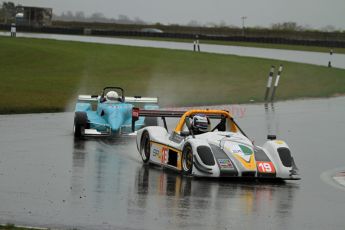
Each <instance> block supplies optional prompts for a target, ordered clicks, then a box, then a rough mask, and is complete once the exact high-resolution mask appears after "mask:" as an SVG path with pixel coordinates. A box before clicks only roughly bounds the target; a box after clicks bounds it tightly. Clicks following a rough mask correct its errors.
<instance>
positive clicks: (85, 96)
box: [78, 95, 100, 101]
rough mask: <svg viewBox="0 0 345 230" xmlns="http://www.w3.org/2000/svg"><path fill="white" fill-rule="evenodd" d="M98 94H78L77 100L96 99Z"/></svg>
mask: <svg viewBox="0 0 345 230" xmlns="http://www.w3.org/2000/svg"><path fill="white" fill-rule="evenodd" d="M99 97H100V96H98V95H79V96H78V100H79V101H97V100H98V98H99Z"/></svg>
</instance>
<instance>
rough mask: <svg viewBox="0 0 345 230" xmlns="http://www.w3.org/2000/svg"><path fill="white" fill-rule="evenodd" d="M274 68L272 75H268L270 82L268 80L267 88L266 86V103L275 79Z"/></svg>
mask: <svg viewBox="0 0 345 230" xmlns="http://www.w3.org/2000/svg"><path fill="white" fill-rule="evenodd" d="M274 68H275V67H274V66H273V65H272V66H271V70H270V74H269V75H268V80H267V86H266V93H265V101H267V100H268V95H269V92H270V89H271V85H272V78H273V72H274Z"/></svg>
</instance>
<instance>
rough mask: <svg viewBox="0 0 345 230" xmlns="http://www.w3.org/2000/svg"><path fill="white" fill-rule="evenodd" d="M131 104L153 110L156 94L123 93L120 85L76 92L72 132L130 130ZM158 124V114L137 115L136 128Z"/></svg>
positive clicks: (83, 134) (100, 133) (78, 134)
mask: <svg viewBox="0 0 345 230" xmlns="http://www.w3.org/2000/svg"><path fill="white" fill-rule="evenodd" d="M133 107H137V108H142V109H147V110H156V109H158V108H159V106H158V98H151V97H141V96H134V97H125V96H124V90H123V89H122V88H120V87H105V88H104V89H103V92H102V95H100V96H99V95H79V96H78V101H77V103H76V106H75V116H74V126H73V130H74V136H75V137H76V138H83V137H87V136H111V135H114V134H122V133H130V132H131V131H132V109H133ZM151 125H157V118H154V119H152V118H149V119H148V118H145V117H139V118H138V121H136V122H135V127H134V128H135V130H137V129H140V128H142V127H144V126H151Z"/></svg>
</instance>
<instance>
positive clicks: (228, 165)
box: [218, 159, 234, 169]
mask: <svg viewBox="0 0 345 230" xmlns="http://www.w3.org/2000/svg"><path fill="white" fill-rule="evenodd" d="M218 163H219V166H220V168H222V169H233V168H234V166H233V165H232V162H231V160H230V159H218Z"/></svg>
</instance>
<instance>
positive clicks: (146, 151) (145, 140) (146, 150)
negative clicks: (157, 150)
mask: <svg viewBox="0 0 345 230" xmlns="http://www.w3.org/2000/svg"><path fill="white" fill-rule="evenodd" d="M150 151H151V143H150V135H149V133H148V132H147V131H144V133H143V135H142V136H141V141H140V155H141V158H142V159H143V162H144V163H147V162H148V161H149V160H150Z"/></svg>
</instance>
